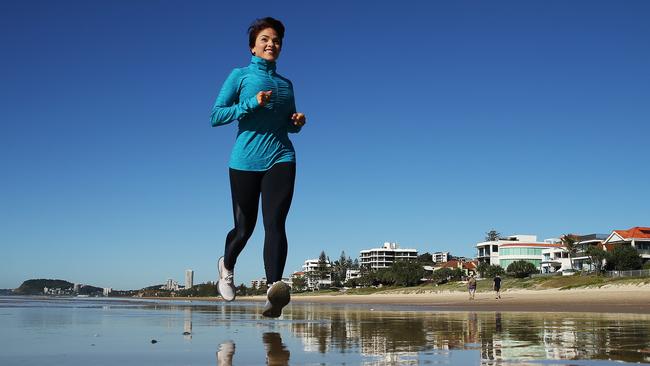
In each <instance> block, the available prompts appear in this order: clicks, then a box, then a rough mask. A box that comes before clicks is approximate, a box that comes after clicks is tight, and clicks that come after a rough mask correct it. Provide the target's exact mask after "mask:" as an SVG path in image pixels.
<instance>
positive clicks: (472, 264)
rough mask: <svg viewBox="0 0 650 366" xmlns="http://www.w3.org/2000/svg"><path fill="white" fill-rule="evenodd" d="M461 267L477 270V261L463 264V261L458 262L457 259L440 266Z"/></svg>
mask: <svg viewBox="0 0 650 366" xmlns="http://www.w3.org/2000/svg"><path fill="white" fill-rule="evenodd" d="M461 265H462V266H463V268H465V269H476V262H475V261H471V262H462V261H458V260H455V259H453V260H450V261H447V262H445V263H443V264H442V265H441V266H440V268H460V267H461Z"/></svg>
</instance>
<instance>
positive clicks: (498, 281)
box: [493, 275, 501, 299]
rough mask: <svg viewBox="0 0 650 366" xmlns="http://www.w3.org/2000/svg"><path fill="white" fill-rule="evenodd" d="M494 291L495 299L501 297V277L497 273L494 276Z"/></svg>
mask: <svg viewBox="0 0 650 366" xmlns="http://www.w3.org/2000/svg"><path fill="white" fill-rule="evenodd" d="M493 288H494V291H496V293H497V297H496V298H497V299H500V298H501V277H499V275H496V276H494V286H493Z"/></svg>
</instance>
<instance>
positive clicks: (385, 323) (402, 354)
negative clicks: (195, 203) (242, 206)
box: [185, 304, 650, 365]
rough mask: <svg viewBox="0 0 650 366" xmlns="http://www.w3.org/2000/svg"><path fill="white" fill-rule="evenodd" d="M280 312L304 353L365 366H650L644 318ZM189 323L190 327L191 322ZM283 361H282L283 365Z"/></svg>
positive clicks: (230, 321)
mask: <svg viewBox="0 0 650 366" xmlns="http://www.w3.org/2000/svg"><path fill="white" fill-rule="evenodd" d="M194 309H195V310H197V309H200V308H197V307H194ZM203 310H208V309H207V308H206V309H202V311H203ZM209 310H210V312H212V313H214V312H216V313H217V314H219V315H221V316H220V317H219V320H218V322H219V323H218V325H221V326H224V325H225V326H226V327H231V326H233V327H237V326H238V325H241V321H242V320H244V319H247V318H248V319H259V317H258V316H257V312H256V308H255V307H254V306H250V305H247V306H237V305H229V306H222V307H219V308H218V309H215V308H214V307H211V308H210V309H209ZM215 310H216V311H215ZM287 310H288V311H286V312H285V315H284V316H283V319H282V320H283V322H281V323H278V324H280V326H281V328H283V327H287V328H288V330H289V331H290V333H291V334H292V335H293V336H295V337H296V338H299V339H300V340H301V342H302V344H303V350H304V351H305V352H317V353H321V354H326V353H330V352H337V353H356V352H359V353H360V354H361V355H362V356H364V358H365V361H364V364H366V365H372V364H397V363H399V364H409V363H418V362H421V361H422V358H423V357H426V358H427V359H430V358H431V356H432V355H434V356H435V358H436V359H441V358H442V359H444V358H447V357H451V355H452V352H450V351H452V350H472V349H476V350H478V351H480V358H481V364H483V365H493V364H498V363H500V362H503V361H513V360H517V361H520V362H523V361H527V360H531V361H532V360H576V359H581V360H586V359H602V360H619V361H626V362H650V317H648V316H647V315H634V314H593V313H589V314H577V313H511V312H505V313H491V312H481V313H461V312H459V313H451V312H447V313H435V312H432V313H426V312H421V311H417V312H415V311H369V310H365V309H362V308H360V307H358V306H351V307H345V306H344V307H340V306H339V307H328V306H323V305H318V304H300V305H298V306H296V305H293V306H291V307H290V308H289V309H287ZM189 314H190V319H191V312H190V313H189ZM186 319H187V318H186ZM185 324H188V323H187V320H186V322H185ZM189 324H190V327H191V320H190V323H189ZM263 324H267V323H263ZM273 334H274V335H273ZM276 339H278V340H280V341H279V343H278V342H277V341H275V340H276ZM263 343H264V346H265V348H266V349H267V355H270V356H269V357H268V358H267V362H269V364H274V365H275V364H286V362H288V355H289V350H288V349H286V347H285V346H284V345H282V342H281V338H280V334H279V333H265V334H264V336H263ZM278 345H281V347H280V346H278ZM226 349H229V348H228V347H226ZM232 350H233V352H234V344H233V347H232ZM280 350H283V351H282V352H280ZM276 351H277V352H276ZM285 352H286V353H285ZM285 354H286V359H287V361H282V360H284V357H285V356H284V355H285ZM230 357H231V356H230ZM225 359H227V357H226V358H225ZM276 360H277V361H276ZM271 362H277V363H271ZM281 362H285V363H281Z"/></svg>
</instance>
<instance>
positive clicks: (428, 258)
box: [417, 252, 433, 265]
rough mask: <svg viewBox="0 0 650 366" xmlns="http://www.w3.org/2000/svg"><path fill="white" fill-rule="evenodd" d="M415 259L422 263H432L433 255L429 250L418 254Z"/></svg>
mask: <svg viewBox="0 0 650 366" xmlns="http://www.w3.org/2000/svg"><path fill="white" fill-rule="evenodd" d="M417 261H418V262H419V263H420V264H422V265H427V264H433V255H431V253H429V252H426V253H422V254H420V255H418V260H417Z"/></svg>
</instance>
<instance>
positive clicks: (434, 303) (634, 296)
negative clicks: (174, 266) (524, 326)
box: [168, 285, 650, 314]
mask: <svg viewBox="0 0 650 366" xmlns="http://www.w3.org/2000/svg"><path fill="white" fill-rule="evenodd" d="M168 299H176V300H178V299H179V298H168ZM186 299H188V300H213V301H222V300H221V298H186ZM265 300H266V297H264V296H246V297H238V298H237V300H236V301H265ZM291 301H292V303H320V304H366V305H382V307H385V306H383V305H400V306H414V307H423V308H427V309H428V310H432V311H516V312H522V311H525V312H590V313H636V314H650V286H649V285H642V286H603V287H602V288H587V289H570V290H559V289H550V290H519V289H518V290H506V291H502V292H501V299H496V298H495V296H494V292H477V293H476V298H475V299H474V300H468V295H467V293H465V292H439V293H436V292H435V291H433V290H432V291H430V292H428V293H399V291H391V292H390V293H379V294H371V295H347V294H336V295H308V294H298V295H294V296H292V298H291Z"/></svg>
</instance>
